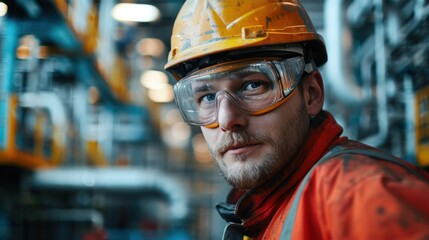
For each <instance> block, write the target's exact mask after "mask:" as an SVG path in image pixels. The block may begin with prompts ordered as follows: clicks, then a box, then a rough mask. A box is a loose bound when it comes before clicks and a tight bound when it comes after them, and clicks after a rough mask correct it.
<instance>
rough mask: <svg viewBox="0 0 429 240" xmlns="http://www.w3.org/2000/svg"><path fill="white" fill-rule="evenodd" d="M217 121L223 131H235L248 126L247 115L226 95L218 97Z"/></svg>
mask: <svg viewBox="0 0 429 240" xmlns="http://www.w3.org/2000/svg"><path fill="white" fill-rule="evenodd" d="M217 120H218V123H219V127H220V128H221V130H222V131H233V130H234V129H236V128H238V127H243V126H245V125H246V124H247V119H246V113H244V112H243V111H242V110H241V109H240V108H239V106H237V105H236V103H235V102H234V101H233V100H232V99H230V97H228V96H226V95H221V96H219V97H218V116H217Z"/></svg>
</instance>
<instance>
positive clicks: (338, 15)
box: [324, 0, 365, 107]
mask: <svg viewBox="0 0 429 240" xmlns="http://www.w3.org/2000/svg"><path fill="white" fill-rule="evenodd" d="M343 2H344V1H343V0H326V1H325V3H324V16H325V17H324V21H325V22H324V26H325V37H326V48H327V51H328V53H329V61H328V62H327V63H326V65H325V70H326V75H327V79H328V82H329V86H330V88H331V90H332V91H333V92H332V93H333V94H334V95H335V96H336V97H338V98H339V100H340V101H341V102H343V103H344V104H346V105H348V106H350V107H357V106H360V105H361V104H362V102H363V101H364V100H365V99H362V98H363V97H362V88H361V87H360V86H358V85H357V84H356V82H355V80H354V78H353V74H352V73H351V66H348V65H347V64H345V63H347V61H346V60H347V53H348V51H349V50H350V48H351V47H350V45H351V44H348V46H345V44H344V42H343V39H344V28H345V27H347V26H346V25H345V24H344V22H345V21H344V19H343V9H344V8H343V4H344V3H343Z"/></svg>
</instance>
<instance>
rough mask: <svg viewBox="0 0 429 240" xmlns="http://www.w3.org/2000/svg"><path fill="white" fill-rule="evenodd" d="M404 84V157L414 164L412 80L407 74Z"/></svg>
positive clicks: (414, 136)
mask: <svg viewBox="0 0 429 240" xmlns="http://www.w3.org/2000/svg"><path fill="white" fill-rule="evenodd" d="M403 84H404V97H403V99H404V104H405V159H406V160H407V161H408V162H410V163H412V164H414V165H416V164H417V161H416V153H415V151H416V148H415V147H416V129H415V126H414V125H415V123H414V121H415V119H414V116H415V101H414V98H415V96H414V90H413V81H412V79H411V77H410V76H409V75H405V76H404V79H403Z"/></svg>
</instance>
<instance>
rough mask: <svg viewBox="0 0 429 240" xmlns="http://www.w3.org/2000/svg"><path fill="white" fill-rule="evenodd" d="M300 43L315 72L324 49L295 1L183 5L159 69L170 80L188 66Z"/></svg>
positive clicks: (192, 1) (198, 0)
mask: <svg viewBox="0 0 429 240" xmlns="http://www.w3.org/2000/svg"><path fill="white" fill-rule="evenodd" d="M295 43H302V47H303V48H305V51H308V50H310V52H311V58H312V59H313V60H314V62H315V64H316V66H320V65H322V64H324V63H325V62H326V61H327V54H326V48H325V44H324V40H323V38H322V36H320V35H319V34H318V33H317V32H316V30H315V28H314V26H313V24H312V22H311V20H310V18H309V17H308V15H307V12H306V11H305V9H304V8H303V6H302V5H301V3H300V2H299V1H298V0H254V1H245V0H187V1H186V2H185V3H184V5H183V6H182V8H181V10H180V12H179V14H178V15H177V18H176V21H175V23H174V27H173V33H172V37H171V51H170V53H169V56H168V62H167V64H166V65H165V69H166V70H167V71H169V72H171V73H172V74H173V75H174V77H175V78H176V79H180V78H182V77H183V76H184V75H186V74H187V73H188V72H189V70H190V68H193V67H195V66H193V67H189V63H193V64H194V65H195V62H196V61H197V60H198V59H201V58H204V57H207V56H217V55H219V54H221V53H229V52H234V51H238V52H240V53H245V52H246V51H247V53H248V54H251V53H252V52H255V49H257V51H259V52H260V54H261V52H263V51H273V50H272V49H271V48H270V47H274V46H275V49H276V51H277V50H278V49H282V48H284V49H286V48H287V47H288V45H291V44H292V45H293V44H295Z"/></svg>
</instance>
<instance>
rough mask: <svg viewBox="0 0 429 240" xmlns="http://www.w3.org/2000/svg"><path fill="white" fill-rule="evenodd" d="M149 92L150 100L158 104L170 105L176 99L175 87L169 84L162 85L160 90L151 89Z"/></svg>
mask: <svg viewBox="0 0 429 240" xmlns="http://www.w3.org/2000/svg"><path fill="white" fill-rule="evenodd" d="M148 92H149V93H148V95H149V98H150V100H152V101H154V102H157V103H168V102H171V101H173V99H174V93H173V87H172V86H171V85H170V84H168V83H164V84H160V86H159V88H158V89H149V91H148Z"/></svg>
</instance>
